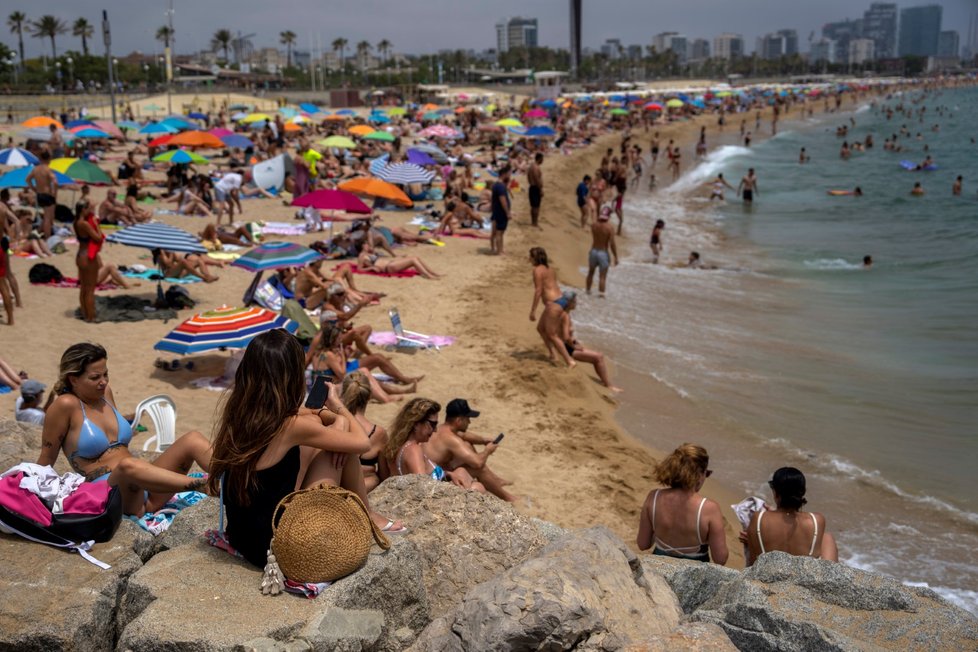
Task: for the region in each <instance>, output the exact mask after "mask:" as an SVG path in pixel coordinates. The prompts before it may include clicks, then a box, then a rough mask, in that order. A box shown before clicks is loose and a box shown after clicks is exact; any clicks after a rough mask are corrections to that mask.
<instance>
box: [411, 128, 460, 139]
mask: <svg viewBox="0 0 978 652" xmlns="http://www.w3.org/2000/svg"><path fill="white" fill-rule="evenodd" d="M418 135H419V136H421V137H423V138H461V137H462V134H461V133H460V132H458V131H456V130H455V129H452V128H451V127H449V126H447V125H431V126H430V127H426V128H424V129H422V130H421V131H419V132H418Z"/></svg>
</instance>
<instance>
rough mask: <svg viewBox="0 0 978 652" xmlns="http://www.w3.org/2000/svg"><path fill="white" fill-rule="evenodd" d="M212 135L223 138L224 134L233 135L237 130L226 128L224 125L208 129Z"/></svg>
mask: <svg viewBox="0 0 978 652" xmlns="http://www.w3.org/2000/svg"><path fill="white" fill-rule="evenodd" d="M207 133H209V134H210V135H211V136H217V137H218V138H223V137H224V136H233V135H234V134H235V132H233V131H231V130H230V129H225V128H223V127H214V128H213V129H209V130H208V131H207Z"/></svg>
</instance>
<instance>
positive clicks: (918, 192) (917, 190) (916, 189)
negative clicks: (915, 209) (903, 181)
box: [910, 181, 924, 197]
mask: <svg viewBox="0 0 978 652" xmlns="http://www.w3.org/2000/svg"><path fill="white" fill-rule="evenodd" d="M910 194H911V195H913V196H914V197H920V196H922V195H923V194H924V187H923V186H922V185H920V182H919V181H918V182H917V183H915V184H913V190H911V191H910Z"/></svg>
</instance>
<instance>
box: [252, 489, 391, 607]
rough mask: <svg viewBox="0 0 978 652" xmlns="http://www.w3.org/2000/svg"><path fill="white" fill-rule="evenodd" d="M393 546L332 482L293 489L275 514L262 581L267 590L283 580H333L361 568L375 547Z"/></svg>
mask: <svg viewBox="0 0 978 652" xmlns="http://www.w3.org/2000/svg"><path fill="white" fill-rule="evenodd" d="M372 541H376V542H377V545H379V546H380V547H381V548H383V549H384V550H387V549H388V548H390V546H391V543H390V539H388V538H387V537H386V536H385V535H384V533H383V532H381V531H380V528H378V527H377V525H376V524H375V523H374V522H373V520H372V519H371V518H370V514H369V513H368V512H367V508H366V506H364V504H363V502H362V501H361V500H360V497H359V496H357V495H356V494H355V493H353V492H352V491H347V490H346V489H343V488H340V487H334V486H331V485H328V484H321V485H318V486H316V487H312V488H311V489H302V490H300V491H294V492H292V493H290V494H289V495H288V496H286V497H285V498H283V499H282V500H280V501H279V503H278V506H277V507H276V508H275V512H274V513H273V514H272V543H271V549H270V550H269V551H268V564H267V565H266V566H265V573H264V575H263V577H262V592H263V593H271V594H273V595H274V594H275V593H277V592H278V591H276V590H274V589H273V590H271V591H266V590H265V588H266V587H271V586H273V585H275V584H276V583H277V584H278V586H281V585H282V583H283V579H282V578H283V576H284V577H285V578H288V579H289V580H292V581H294V582H303V583H320V582H331V581H333V580H337V579H339V578H341V577H345V576H347V575H349V574H350V573H353V572H355V571H358V570H360V569H361V568H363V566H364V564H366V563H367V555H368V554H369V553H370V545H371V542H372Z"/></svg>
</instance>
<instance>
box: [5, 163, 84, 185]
mask: <svg viewBox="0 0 978 652" xmlns="http://www.w3.org/2000/svg"><path fill="white" fill-rule="evenodd" d="M33 169H34V166H33V165H26V166H24V167H22V168H17V169H16V170H11V171H10V172H8V173H7V174H5V175H3V176H2V177H0V188H26V187H27V177H28V175H30V173H31V170H33ZM54 178H55V179H56V180H57V182H58V185H59V186H70V185H72V184H74V183H75V182H74V180H73V179H72V178H71V177H66V176H65V175H63V174H62V173H60V172H57V171H55V172H54Z"/></svg>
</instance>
